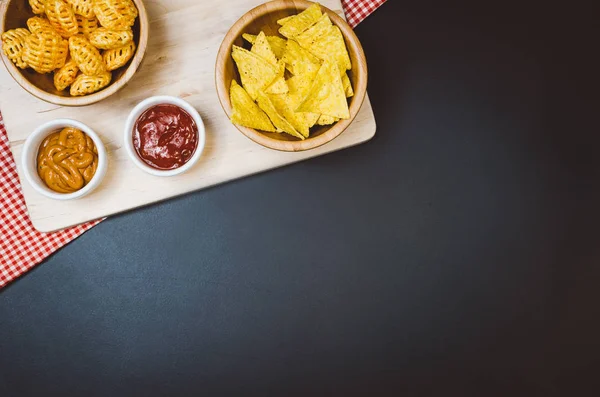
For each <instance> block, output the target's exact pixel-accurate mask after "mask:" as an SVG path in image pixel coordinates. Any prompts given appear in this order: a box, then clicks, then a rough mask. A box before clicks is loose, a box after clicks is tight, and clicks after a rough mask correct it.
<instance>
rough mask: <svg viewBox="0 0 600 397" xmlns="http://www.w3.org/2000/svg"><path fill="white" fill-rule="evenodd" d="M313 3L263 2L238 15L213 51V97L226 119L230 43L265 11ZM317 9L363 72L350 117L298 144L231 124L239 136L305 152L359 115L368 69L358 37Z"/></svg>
mask: <svg viewBox="0 0 600 397" xmlns="http://www.w3.org/2000/svg"><path fill="white" fill-rule="evenodd" d="M312 4H314V2H312V1H306V0H294V1H293V4H290V1H289V0H273V1H269V2H266V3H263V4H261V5H259V6H257V7H254V8H252V9H251V10H249V11H248V12H246V13H245V14H244V15H242V16H241V17H240V18H239V19H238V20H237V21H236V22H235V23H234V24H233V25H232V26H231V28H230V29H229V30H228V31H227V34H226V35H225V37H224V38H223V41H222V42H221V45H220V47H219V50H218V52H217V59H216V63H215V86H216V90H217V97H218V98H219V102H220V104H221V107H222V108H223V111H224V112H225V114H226V115H227V117H228V118H231V110H232V109H231V102H230V99H229V87H227V86H226V84H225V81H224V78H223V70H224V68H225V64H226V60H227V58H228V57H229V56H230V53H231V48H232V46H233V42H234V41H235V39H236V38H238V37H239V36H240V35H241V34H242V33H239V34H238V32H242V28H243V27H244V26H245V25H247V24H248V23H249V22H250V21H252V20H253V19H256V17H258V16H263V15H266V14H268V13H269V12H272V11H274V10H275V9H277V8H278V7H280V6H288V7H289V6H290V5H293V6H296V7H298V8H302V9H306V8H308V7H310V6H311V5H312ZM319 5H320V7H321V10H322V11H324V12H327V14H328V15H329V17H330V19H331V22H332V23H333V24H334V25H335V26H337V27H339V28H340V31H341V32H342V35H343V37H344V39H345V41H346V42H349V43H352V45H353V47H355V50H356V58H357V59H358V62H359V63H360V68H361V69H363V72H362V75H363V76H362V77H363V78H362V79H361V81H359V82H358V83H359V84H356V82H355V87H354V97H353V98H352V101H351V104H350V118H349V119H347V120H340V121H338V122H336V123H335V124H334V125H333V126H332V127H331V128H329V129H328V130H327V131H325V132H324V133H322V134H321V135H318V136H316V137H314V138H310V137H309V138H307V139H305V140H298V141H284V140H278V139H273V138H270V137H268V136H267V135H265V134H263V133H261V132H259V131H258V130H255V129H253V128H248V127H242V126H239V125H236V124H233V125H234V127H235V128H237V129H238V131H240V132H241V133H242V134H244V135H245V136H246V137H248V138H250V139H251V140H253V141H254V142H256V143H258V144H260V145H262V146H264V147H267V148H270V149H275V150H279V151H285V152H297V151H304V150H309V149H314V148H317V147H319V146H322V145H324V144H326V143H328V142H331V141H332V140H333V139H335V138H337V137H338V136H339V135H340V134H341V133H342V132H344V131H345V129H346V128H347V127H348V126H349V125H350V124H351V123H352V122H353V121H354V118H355V117H356V115H357V114H358V113H359V111H360V109H361V107H362V105H363V102H364V100H365V98H366V95H367V80H368V68H367V61H366V57H365V53H364V50H363V48H362V45H361V43H360V41H359V40H358V37H357V36H356V34H355V33H354V30H353V29H352V28H351V27H350V25H348V23H347V22H346V21H345V20H344V19H343V18H342V17H340V16H339V15H338V14H337V13H336V12H335V11H333V10H331V9H329V8H328V7H326V6H324V5H322V4H319ZM353 67H357V65H353Z"/></svg>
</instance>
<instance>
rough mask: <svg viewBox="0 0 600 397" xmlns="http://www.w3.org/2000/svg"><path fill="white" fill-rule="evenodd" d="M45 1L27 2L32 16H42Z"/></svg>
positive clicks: (30, 0)
mask: <svg viewBox="0 0 600 397" xmlns="http://www.w3.org/2000/svg"><path fill="white" fill-rule="evenodd" d="M45 3H46V0H29V5H30V6H31V9H32V10H33V13H34V14H43V13H44V12H46V10H45Z"/></svg>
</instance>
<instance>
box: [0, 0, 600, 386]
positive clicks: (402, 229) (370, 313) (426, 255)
mask: <svg viewBox="0 0 600 397" xmlns="http://www.w3.org/2000/svg"><path fill="white" fill-rule="evenodd" d="M597 16H598V13H597V6H596V4H594V2H588V3H584V2H579V3H578V2H575V3H573V2H569V3H568V4H567V3H560V4H557V5H552V4H548V3H542V2H539V3H538V2H508V3H507V2H501V3H495V4H490V3H486V2H475V1H464V0H462V1H458V2H443V1H427V2H403V1H399V0H389V1H388V2H387V3H386V4H385V5H384V6H383V7H382V8H381V9H380V10H379V11H378V12H377V13H375V14H374V15H373V16H371V17H370V18H368V19H367V20H366V21H365V22H364V23H363V24H361V25H360V26H359V27H358V28H357V29H356V31H357V34H358V36H359V38H360V39H361V41H362V42H363V45H364V47H365V50H366V53H367V58H368V61H369V67H370V77H371V79H370V83H369V84H370V86H369V93H370V96H371V100H372V103H373V107H374V109H375V114H376V118H377V121H378V132H377V135H376V137H375V138H374V139H373V140H372V141H371V142H369V143H368V144H365V145H362V146H359V147H355V148H352V149H349V150H345V151H342V152H338V153H335V154H331V155H328V156H325V157H320V158H316V159H313V160H310V161H307V162H304V163H301V164H297V165H294V166H290V167H286V168H283V169H279V170H276V171H273V172H268V173H265V174H262V175H258V176H254V177H251V178H247V179H244V180H240V181H237V182H233V183H229V184H226V185H223V186H219V187H217V188H214V189H210V190H207V191H203V192H198V193H194V194H190V195H188V196H185V197H183V198H179V199H176V200H172V201H169V202H165V203H162V204H159V205H155V206H152V207H148V208H145V209H142V210H139V211H135V212H133V213H129V214H125V215H121V216H117V217H113V218H111V219H109V220H107V221H106V222H103V223H102V224H100V225H99V226H98V227H96V228H94V229H93V230H91V231H90V232H88V233H87V234H85V235H84V236H83V237H81V238H79V239H78V240H77V241H75V242H74V243H72V244H70V245H69V246H68V247H66V248H65V249H63V250H61V251H59V252H58V253H57V254H55V255H54V256H52V257H51V258H50V259H49V260H47V261H46V262H45V263H43V264H42V265H40V266H38V267H37V268H36V269H35V270H33V271H32V272H30V273H29V274H28V275H26V276H24V277H23V278H21V279H20V280H18V281H17V282H15V283H13V284H12V285H10V286H9V287H8V288H5V289H4V290H3V291H2V292H0V396H2V397H13V396H54V395H57V396H145V397H151V396H199V395H208V396H217V395H238V396H239V395H244V396H270V395H273V396H296V395H297V396H350V395H357V396H359V395H360V396H363V395H364V396H382V395H390V396H392V395H393V396H440V395H452V396H454V395H456V396H545V397H546V396H563V395H564V396H595V395H598V390H600V389H599V387H600V381H599V380H598V373H599V371H600V359H599V357H600V355H599V354H600V342H599V340H598V336H599V335H600V317H599V315H600V309H599V300H600V289H599V288H598V285H599V281H600V269H599V267H598V263H599V259H600V244H598V238H599V237H598V236H599V235H598V224H599V221H600V210H599V199H600V189H599V186H600V182H599V181H600V179H599V177H600V157H599V156H598V155H597V153H598V150H599V148H600V138H599V132H600V129H599V122H598V119H599V117H598V116H600V111H599V109H600V102H599V92H600V90H599V88H600V85H599V81H598V77H597V76H598V73H599V71H600V67H599V66H600V64H599V62H598V48H599V47H598V42H599V41H598V39H599V38H600V29H599V24H598V17H597Z"/></svg>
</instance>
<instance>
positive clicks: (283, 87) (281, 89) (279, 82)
mask: <svg viewBox="0 0 600 397" xmlns="http://www.w3.org/2000/svg"><path fill="white" fill-rule="evenodd" d="M277 68H278V70H279V72H278V74H279V77H277V78H276V79H275V80H274V81H273V83H271V85H270V86H269V87H267V89H266V90H265V92H266V93H267V94H285V93H286V92H288V91H289V89H288V85H287V83H286V82H285V78H284V77H283V75H284V73H285V64H284V63H283V61H279V62H277Z"/></svg>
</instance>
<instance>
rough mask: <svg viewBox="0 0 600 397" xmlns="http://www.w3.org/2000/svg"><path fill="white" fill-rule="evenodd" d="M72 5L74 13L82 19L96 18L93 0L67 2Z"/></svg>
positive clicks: (69, 0)
mask: <svg viewBox="0 0 600 397" xmlns="http://www.w3.org/2000/svg"><path fill="white" fill-rule="evenodd" d="M66 2H67V3H69V4H70V5H71V8H72V9H73V12H74V13H75V14H77V15H81V16H82V17H86V18H91V17H93V16H94V1H93V0H66Z"/></svg>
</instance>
